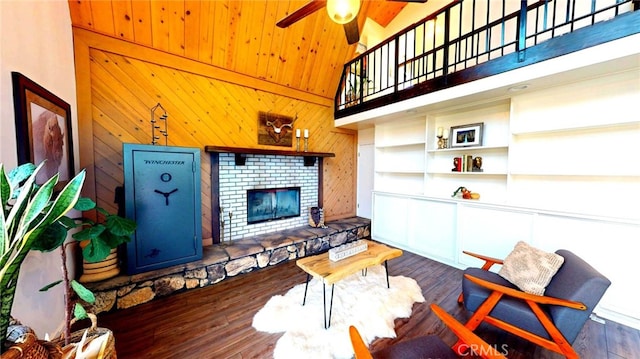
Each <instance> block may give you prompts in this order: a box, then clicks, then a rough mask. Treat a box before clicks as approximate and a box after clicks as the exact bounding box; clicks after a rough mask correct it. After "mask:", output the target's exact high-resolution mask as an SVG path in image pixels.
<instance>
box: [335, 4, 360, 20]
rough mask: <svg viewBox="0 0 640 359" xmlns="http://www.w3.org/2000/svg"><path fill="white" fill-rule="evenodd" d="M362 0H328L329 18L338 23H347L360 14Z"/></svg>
mask: <svg viewBox="0 0 640 359" xmlns="http://www.w3.org/2000/svg"><path fill="white" fill-rule="evenodd" d="M358 11H360V0H327V13H328V14H329V18H330V19H331V20H333V21H334V22H336V23H338V24H346V23H348V22H350V21H351V20H353V19H354V18H355V17H356V16H358Z"/></svg>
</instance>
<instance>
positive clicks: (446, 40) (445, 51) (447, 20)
mask: <svg viewBox="0 0 640 359" xmlns="http://www.w3.org/2000/svg"><path fill="white" fill-rule="evenodd" d="M450 26H451V8H448V9H447V10H445V12H444V47H443V49H442V52H443V59H442V76H443V79H444V82H445V83H447V82H448V80H447V74H448V73H449V71H448V69H449V46H451V44H450V43H449V38H450V37H449V29H450Z"/></svg>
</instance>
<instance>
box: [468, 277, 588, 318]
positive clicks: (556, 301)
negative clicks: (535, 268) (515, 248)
mask: <svg viewBox="0 0 640 359" xmlns="http://www.w3.org/2000/svg"><path fill="white" fill-rule="evenodd" d="M464 277H465V278H467V279H468V280H470V281H471V282H473V283H475V284H477V285H480V286H482V287H485V288H487V289H490V290H493V291H497V292H500V293H504V294H505V295H508V296H511V297H515V298H519V299H522V300H526V301H532V302H535V303H539V304H549V305H561V306H564V307H568V308H573V309H579V310H586V309H587V306H586V305H584V304H582V303H580V302H575V301H572V300H566V299H562V298H554V297H547V296H544V295H535V294H530V293H526V292H523V291H521V290H518V289H513V288H509V287H505V286H503V285H500V284H496V283H493V282H489V281H486V280H484V279H480V278H477V277H474V276H472V275H469V274H465V275H464Z"/></svg>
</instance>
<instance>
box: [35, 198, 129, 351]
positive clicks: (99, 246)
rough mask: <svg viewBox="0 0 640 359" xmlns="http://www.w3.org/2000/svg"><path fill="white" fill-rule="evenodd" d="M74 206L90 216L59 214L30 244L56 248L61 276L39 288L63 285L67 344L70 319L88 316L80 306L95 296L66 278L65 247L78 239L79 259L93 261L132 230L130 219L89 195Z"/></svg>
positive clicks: (122, 241)
mask: <svg viewBox="0 0 640 359" xmlns="http://www.w3.org/2000/svg"><path fill="white" fill-rule="evenodd" d="M74 209H76V210H78V211H80V212H82V213H84V214H90V213H92V212H93V217H92V218H89V217H86V216H83V217H80V218H69V217H67V216H62V217H60V218H59V219H58V220H57V221H55V222H54V223H52V224H50V225H49V228H47V230H45V231H44V233H43V234H42V236H41V237H40V238H39V240H38V241H37V243H36V245H34V249H37V250H40V251H52V250H54V249H56V248H60V255H61V258H62V272H63V273H62V279H61V280H59V281H57V282H54V283H52V284H50V285H48V286H46V287H44V288H42V289H41V291H46V290H48V289H50V288H52V287H54V286H56V285H58V284H60V283H63V284H64V291H65V303H66V308H65V329H64V339H65V345H68V344H69V338H70V336H71V329H70V328H71V321H72V320H73V319H76V320H80V319H85V318H87V317H88V316H89V315H88V313H87V310H86V309H85V307H84V306H85V305H91V304H93V303H94V301H95V297H94V296H93V293H91V291H90V290H88V289H87V288H86V287H84V286H83V285H82V284H80V283H79V282H78V281H76V280H73V279H69V274H68V270H67V266H66V263H67V259H66V253H67V251H66V247H67V246H69V245H74V244H76V242H82V246H81V247H82V258H83V259H84V260H85V261H86V262H89V263H95V262H99V261H102V260H104V259H105V258H106V257H107V256H109V254H110V253H111V252H112V250H113V249H115V248H117V247H118V246H119V245H121V244H123V243H126V242H129V240H130V238H131V237H130V236H131V235H132V234H133V233H134V232H135V230H136V223H135V222H134V221H132V220H130V219H127V218H123V217H120V216H118V215H115V214H111V213H109V212H108V211H106V210H105V209H104V208H101V207H98V206H97V205H96V203H95V202H94V201H92V200H91V199H89V198H84V197H82V198H79V199H78V201H77V202H76V204H75V207H74ZM76 228H78V229H80V230H79V231H78V232H76V233H74V234H73V235H72V236H71V237H72V238H73V240H74V241H70V242H67V243H64V241H65V239H66V238H67V233H68V231H70V230H72V229H76ZM74 294H75V295H74ZM76 296H77V297H76Z"/></svg>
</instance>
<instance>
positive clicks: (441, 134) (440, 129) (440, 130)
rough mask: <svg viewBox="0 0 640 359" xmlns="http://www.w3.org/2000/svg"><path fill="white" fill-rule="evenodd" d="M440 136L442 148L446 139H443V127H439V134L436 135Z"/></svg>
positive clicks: (439, 146)
mask: <svg viewBox="0 0 640 359" xmlns="http://www.w3.org/2000/svg"><path fill="white" fill-rule="evenodd" d="M436 137H437V138H438V149H439V150H441V149H443V148H444V139H443V129H442V127H438V134H437V135H436Z"/></svg>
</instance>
